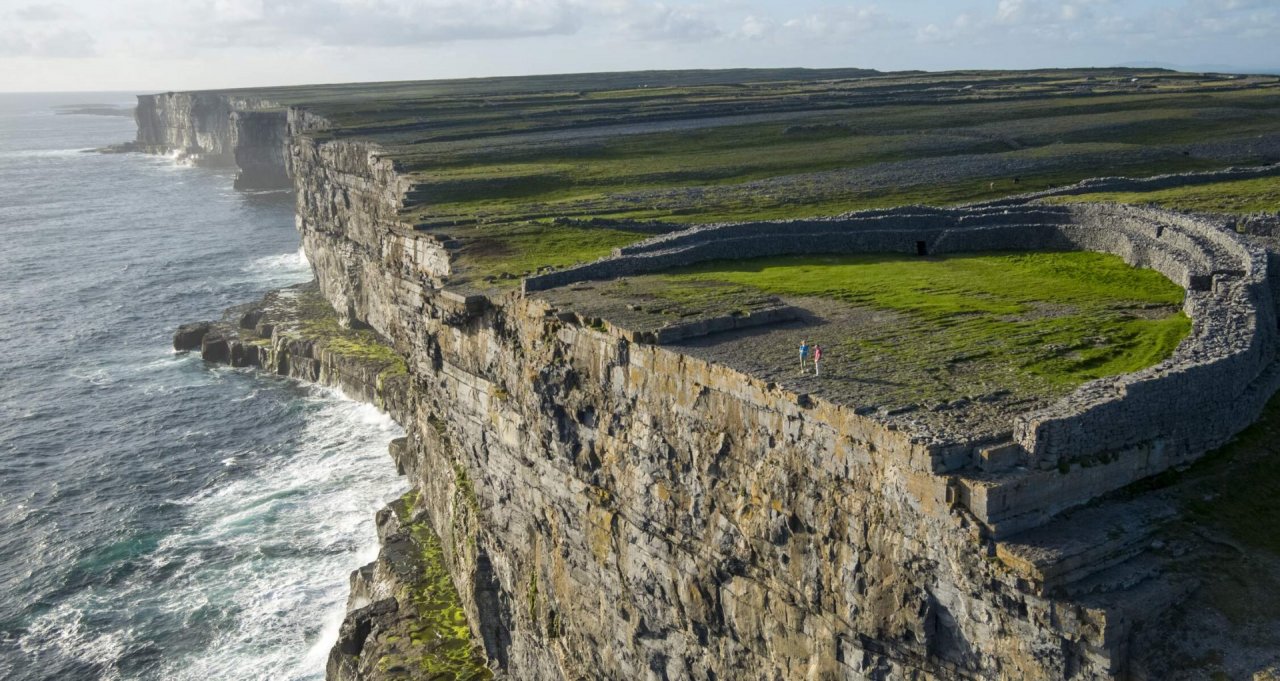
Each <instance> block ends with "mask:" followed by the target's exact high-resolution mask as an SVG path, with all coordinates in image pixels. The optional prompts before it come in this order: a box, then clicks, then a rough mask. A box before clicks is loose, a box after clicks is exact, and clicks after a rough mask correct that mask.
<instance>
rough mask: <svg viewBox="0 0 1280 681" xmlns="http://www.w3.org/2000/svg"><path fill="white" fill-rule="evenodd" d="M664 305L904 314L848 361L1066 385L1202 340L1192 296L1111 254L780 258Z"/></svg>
mask: <svg viewBox="0 0 1280 681" xmlns="http://www.w3.org/2000/svg"><path fill="white" fill-rule="evenodd" d="M663 276H664V278H665V279H666V280H667V281H668V282H669V284H670V288H669V289H668V290H667V291H666V292H664V293H663V294H662V295H664V296H668V297H670V298H672V299H673V300H679V301H680V302H681V303H682V304H683V305H686V306H687V305H689V304H690V303H691V302H692V301H693V299H696V298H697V297H698V296H706V298H707V300H708V303H709V304H713V301H714V299H715V296H716V295H722V294H723V292H717V291H716V290H715V288H714V287H708V286H706V284H707V283H709V282H716V283H719V284H721V285H723V286H729V287H739V288H742V289H749V290H750V289H754V290H757V291H760V292H766V293H772V294H777V295H789V296H816V297H821V298H828V299H832V300H838V301H841V302H844V303H848V304H850V305H855V306H864V307H869V308H875V309H881V310H890V311H894V312H899V313H903V317H904V319H906V320H907V321H906V322H905V323H900V324H891V325H887V326H886V327H885V328H882V329H878V330H877V331H875V332H873V333H872V334H870V335H867V336H864V337H860V338H848V339H845V340H844V341H843V342H842V345H843V346H844V347H843V350H842V352H844V353H845V354H846V355H848V356H853V357H856V356H858V355H859V354H869V353H871V354H875V355H878V356H889V357H891V358H893V361H897V362H909V363H914V364H917V365H938V366H941V365H945V364H948V363H951V362H954V361H955V358H957V357H964V358H966V359H968V358H981V361H982V362H983V363H984V364H987V365H989V366H992V367H1003V368H1006V369H1011V370H1013V371H1014V372H1016V373H1019V374H1022V375H1024V376H1027V377H1034V378H1035V379H1038V380H1042V381H1046V382H1048V383H1050V384H1054V385H1074V384H1078V383H1081V382H1083V381H1086V380H1089V379H1093V378H1099V377H1103V376H1111V375H1116V374H1122V373H1128V372H1132V371H1137V370H1139V369H1142V368H1144V367H1147V366H1150V365H1152V364H1155V363H1156V362H1159V361H1160V360H1162V359H1164V358H1166V357H1168V356H1169V355H1170V354H1171V353H1172V352H1173V350H1174V349H1175V348H1176V347H1177V345H1178V343H1179V342H1181V340H1182V339H1183V338H1184V337H1185V336H1186V334H1187V333H1188V332H1189V331H1190V328H1191V321H1190V319H1188V318H1187V317H1186V315H1185V314H1183V313H1182V312H1181V311H1180V309H1179V307H1180V305H1181V303H1182V300H1183V296H1184V295H1185V292H1184V291H1183V290H1182V289H1181V288H1180V287H1178V286H1177V285H1176V284H1174V283H1173V282H1171V281H1169V280H1168V279H1166V278H1165V277H1163V276H1162V275H1160V274H1159V273H1157V272H1155V271H1152V270H1141V269H1136V268H1133V267H1130V266H1128V265H1126V264H1125V263H1124V261H1122V260H1121V259H1120V258H1118V257H1116V256H1112V255H1106V254H1099V253H1075V252H1073V253H1016V254H1015V253H987V254H975V255H956V256H948V257H942V258H913V257H907V256H898V255H856V256H826V257H808V256H805V257H777V258H763V259H756V260H747V261H717V262H713V263H705V264H702V265H697V266H694V267H690V268H686V269H682V270H677V271H673V272H670V273H667V274H665V275H663Z"/></svg>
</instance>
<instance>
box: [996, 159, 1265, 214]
mask: <svg viewBox="0 0 1280 681" xmlns="http://www.w3.org/2000/svg"><path fill="white" fill-rule="evenodd" d="M1272 175H1280V164H1272V165H1267V166H1259V167H1255V168H1227V169H1226V170H1211V171H1208V172H1199V173H1195V172H1193V173H1169V174H1166V175H1155V176H1152V177H1092V178H1089V179H1087V180H1081V181H1080V182H1077V183H1075V184H1070V185H1066V186H1063V187H1054V188H1053V189H1045V190H1043V191H1038V192H1028V193H1026V194H1018V195H1015V196H1007V197H1005V198H1002V199H996V200H994V201H983V202H981V203H977V204H974V205H975V206H1014V205H1019V204H1023V203H1026V202H1027V201H1034V200H1036V199H1044V198H1048V197H1050V196H1074V195H1077V194H1094V193H1098V192H1151V191H1156V190H1160V189H1171V188H1173V187H1185V186H1188V185H1196V184H1208V183H1210V182H1229V181H1231V180H1252V179H1254V178H1258V177H1270V176H1272Z"/></svg>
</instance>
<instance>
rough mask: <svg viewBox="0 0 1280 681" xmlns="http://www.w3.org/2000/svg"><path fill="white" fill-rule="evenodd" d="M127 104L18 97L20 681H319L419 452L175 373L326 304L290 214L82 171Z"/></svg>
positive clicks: (8, 289)
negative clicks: (282, 291)
mask: <svg viewBox="0 0 1280 681" xmlns="http://www.w3.org/2000/svg"><path fill="white" fill-rule="evenodd" d="M78 103H109V104H119V105H122V106H128V105H130V104H131V103H132V97H130V96H128V95H123V94H119V93H116V94H83V93H80V94H71V95H0V678H3V679H10V680H33V679H64V680H65V679H201V680H208V679H319V678H323V675H324V664H325V659H326V657H327V654H328V649H329V647H330V646H331V645H332V644H333V641H334V639H335V638H336V636H337V629H338V625H339V623H340V622H341V618H342V615H343V612H344V605H345V599H346V596H347V578H348V575H349V573H350V572H351V570H353V569H355V568H356V567H358V566H360V565H361V564H363V563H365V562H367V561H369V560H370V559H372V557H373V556H374V555H375V552H376V549H377V539H376V537H375V534H374V530H373V526H372V525H373V514H374V512H375V511H376V510H377V509H378V508H380V507H381V506H382V505H383V504H385V503H386V502H387V501H389V500H390V499H392V498H394V497H395V496H396V495H397V494H399V493H400V492H402V491H403V482H402V481H399V480H397V478H396V476H395V467H394V466H393V465H392V463H391V461H390V459H389V458H388V457H387V454H386V445H387V442H388V441H389V440H390V439H391V438H393V437H396V436H398V435H399V434H400V430H399V428H398V427H397V426H396V425H395V424H394V423H392V422H391V421H390V419H388V418H387V417H386V416H385V415H383V414H381V413H379V412H377V411H376V410H375V409H374V408H373V407H370V406H367V405H362V404H359V403H356V402H353V401H351V400H348V399H345V398H344V397H342V396H341V395H339V394H337V393H336V392H334V391H331V390H326V389H321V388H317V387H312V386H306V385H302V384H299V383H297V382H294V381H290V380H287V379H282V378H276V377H269V376H266V375H264V374H259V373H254V372H252V371H249V370H237V369H230V368H227V367H222V366H212V365H208V364H205V363H204V362H203V361H201V360H200V358H199V357H195V356H192V355H189V354H178V353H174V352H173V350H172V349H171V348H170V345H169V342H170V336H171V334H172V331H173V329H174V327H176V326H177V325H178V324H181V323H183V322H189V321H194V320H201V319H209V318H215V317H217V315H218V314H219V313H220V312H221V310H222V309H224V308H226V307H228V306H230V305H234V304H238V303H243V302H248V301H250V300H253V299H256V298H257V297H259V296H261V295H262V294H263V293H264V292H265V291H267V290H270V289H272V288H277V287H280V286H285V285H288V284H293V283H297V282H302V281H306V280H308V279H309V278H310V276H311V273H310V270H309V268H308V265H307V263H306V261H305V259H304V257H303V256H302V255H301V253H300V252H299V247H298V241H299V240H298V235H297V233H296V232H295V230H294V228H293V203H292V197H291V195H290V194H289V193H288V192H264V193H253V192H237V191H234V190H232V188H231V183H232V179H233V178H232V175H231V172H230V171H224V170H214V169H207V168H197V167H188V166H182V165H176V164H175V163H174V162H173V161H172V160H171V159H168V158H164V157H156V156H145V155H139V154H120V155H103V154H92V153H83V150H84V149H88V148H94V147H101V146H104V145H107V144H110V143H115V142H120V141H126V140H128V139H131V138H132V137H133V134H134V123H133V121H132V119H130V118H127V117H111V116H91V115H59V114H58V112H57V111H56V110H55V107H56V106H58V105H68V104H78Z"/></svg>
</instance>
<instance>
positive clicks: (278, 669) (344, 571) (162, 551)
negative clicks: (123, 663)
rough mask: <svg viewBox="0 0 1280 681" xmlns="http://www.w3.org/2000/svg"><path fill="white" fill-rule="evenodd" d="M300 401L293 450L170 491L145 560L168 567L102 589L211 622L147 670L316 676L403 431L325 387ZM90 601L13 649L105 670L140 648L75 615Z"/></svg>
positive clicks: (70, 604) (198, 623)
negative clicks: (199, 637)
mask: <svg viewBox="0 0 1280 681" xmlns="http://www.w3.org/2000/svg"><path fill="white" fill-rule="evenodd" d="M305 399H306V400H307V402H308V405H307V406H308V408H309V409H308V410H309V411H311V413H310V414H309V416H308V420H307V422H306V425H305V426H304V429H303V432H302V435H301V437H300V438H299V440H298V446H297V447H296V448H295V449H294V450H293V451H291V452H287V453H285V454H281V453H277V454H276V456H275V458H274V459H270V460H268V461H266V462H265V463H264V462H263V461H259V462H257V463H258V464H259V465H258V466H257V467H256V468H255V467H253V466H252V465H250V466H248V467H245V468H246V469H251V470H252V472H251V473H249V474H247V475H245V476H244V477H236V476H235V475H231V476H229V477H228V478H226V479H224V480H223V481H222V482H220V483H219V484H218V485H216V486H214V487H213V488H210V489H207V490H205V492H204V493H202V494H199V495H195V496H194V497H193V498H191V499H183V500H174V503H175V504H177V509H178V510H176V511H175V512H176V513H179V514H180V515H181V517H180V519H175V522H174V527H173V529H172V530H171V533H170V534H168V535H167V536H165V537H164V538H162V539H161V540H160V541H159V542H158V545H157V546H156V548H155V549H154V550H153V551H151V552H150V554H149V555H148V556H147V561H146V562H147V563H148V564H149V565H151V566H152V567H154V568H155V569H161V568H163V569H164V570H167V571H172V572H173V573H174V574H170V575H169V576H167V577H166V578H165V585H164V587H163V588H156V585H155V584H153V583H151V581H150V580H151V578H152V576H151V575H150V573H149V571H143V573H140V574H137V575H134V576H131V577H129V578H127V579H126V580H125V581H124V582H123V583H121V584H117V585H114V586H113V587H111V589H112V593H111V594H110V599H111V601H113V602H114V603H128V604H129V607H130V609H133V610H135V611H136V612H156V613H160V614H159V615H157V616H159V617H163V618H168V619H176V620H181V621H182V622H183V624H184V625H186V626H190V627H192V628H201V627H203V628H206V629H207V628H208V627H210V626H213V627H215V628H216V634H215V635H213V636H212V637H211V639H212V640H209V641H208V642H207V644H206V645H203V646H200V647H198V649H193V650H181V651H174V652H173V653H170V652H166V653H165V655H164V656H163V662H162V663H161V665H162V668H161V669H158V670H155V673H154V674H148V675H147V676H148V677H151V678H164V679H175V680H178V681H182V680H186V679H190V680H192V681H196V680H199V681H204V680H205V679H209V678H241V679H244V678H255V679H283V680H312V679H315V680H318V679H321V678H323V676H324V664H325V660H326V659H327V655H328V651H329V648H330V647H331V646H332V645H333V642H334V641H335V640H336V637H337V633H338V628H339V625H340V623H341V620H342V617H343V614H344V611H345V605H346V597H347V590H348V586H347V580H348V576H349V574H350V572H351V571H352V570H354V569H355V568H357V567H359V566H360V565H362V564H364V563H365V562H368V560H370V559H371V558H372V556H373V555H376V550H377V537H376V534H375V532H374V528H373V515H374V512H375V511H376V510H377V509H378V508H381V507H382V506H383V505H385V504H386V503H387V502H388V501H390V500H391V499H393V498H395V496H396V495H397V494H398V493H400V492H401V491H402V489H403V482H402V481H400V480H399V479H398V478H397V477H396V474H395V467H394V466H393V465H392V464H391V462H390V460H389V459H388V458H387V454H386V444H387V442H388V441H389V440H390V439H392V438H394V437H397V436H399V435H400V434H401V433H402V431H401V430H400V428H399V426H397V425H396V424H395V423H394V422H392V421H391V419H390V418H389V417H387V416H386V415H385V414H381V413H379V412H378V411H377V410H376V409H374V408H373V407H371V406H369V405H365V404H360V403H356V402H353V401H351V400H348V399H345V398H342V397H340V396H339V395H337V394H336V392H334V391H329V390H319V389H316V390H312V391H310V395H309V396H308V397H307V398H305ZM217 455H218V454H217V453H211V456H217ZM248 455H249V456H250V458H257V455H256V453H250V454H248ZM224 456H225V454H224ZM236 459H237V457H225V458H222V459H220V460H221V461H222V463H223V464H224V465H230V463H231V462H234V461H236ZM240 468H241V467H240V466H237V469H240ZM103 596H104V597H105V596H106V595H105V594H103ZM98 598H99V596H97V595H95V594H94V592H93V590H92V589H90V590H86V591H85V592H84V593H81V594H77V595H75V596H72V597H71V598H69V599H67V600H66V601H64V602H63V603H62V604H61V605H59V607H58V608H55V609H54V610H53V611H50V612H49V613H46V614H44V615H42V616H40V617H38V618H37V619H36V621H35V622H34V623H33V625H32V626H31V628H30V629H29V631H28V633H27V635H25V636H24V637H23V641H24V642H30V641H38V642H40V643H39V648H40V649H32V650H26V649H24V651H25V652H26V653H27V654H28V655H34V656H36V658H35V659H38V656H39V654H40V653H41V652H55V651H56V652H57V653H59V654H61V655H64V656H71V657H75V658H77V659H81V660H84V661H85V662H91V663H94V664H98V665H103V667H102V668H103V669H106V670H110V671H108V672H104V673H108V674H115V676H116V677H118V676H119V669H118V665H117V664H115V661H116V660H118V659H119V657H120V655H121V654H122V653H124V652H125V651H126V650H128V649H130V648H132V647H136V646H138V645H142V644H143V643H144V642H145V641H144V640H143V639H140V638H139V637H142V636H145V634H141V633H136V632H135V631H134V630H133V629H131V628H128V627H127V626H126V625H123V624H122V625H121V626H120V627H119V628H116V629H106V630H104V629H102V628H101V627H98V628H90V627H85V626H84V625H83V624H81V619H82V613H83V612H87V611H97V610H99V609H101V608H102V607H103V605H104V604H102V603H98V602H96V601H97V599H98ZM210 620H214V622H213V624H212V625H211V624H210ZM23 645H29V644H28V643H24V644H23ZM50 649H54V650H50ZM105 678H113V677H111V676H108V677H105Z"/></svg>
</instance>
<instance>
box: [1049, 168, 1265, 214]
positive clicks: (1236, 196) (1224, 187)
mask: <svg viewBox="0 0 1280 681" xmlns="http://www.w3.org/2000/svg"><path fill="white" fill-rule="evenodd" d="M1045 201H1046V202H1048V203H1080V202H1086V201H1105V202H1113V203H1134V204H1148V203H1150V204H1155V205H1157V206H1162V207H1164V208H1172V209H1174V210H1192V211H1199V212H1205V213H1234V214H1248V213H1280V177H1262V178H1256V179H1252V180H1235V181H1232V182H1213V183H1209V184H1198V185H1191V186H1187V187H1175V188H1172V189H1159V190H1156V191H1149V192H1097V193H1092V194H1077V195H1075V196H1055V197H1050V198H1048V199H1045Z"/></svg>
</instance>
